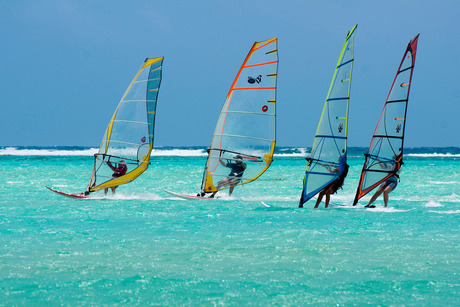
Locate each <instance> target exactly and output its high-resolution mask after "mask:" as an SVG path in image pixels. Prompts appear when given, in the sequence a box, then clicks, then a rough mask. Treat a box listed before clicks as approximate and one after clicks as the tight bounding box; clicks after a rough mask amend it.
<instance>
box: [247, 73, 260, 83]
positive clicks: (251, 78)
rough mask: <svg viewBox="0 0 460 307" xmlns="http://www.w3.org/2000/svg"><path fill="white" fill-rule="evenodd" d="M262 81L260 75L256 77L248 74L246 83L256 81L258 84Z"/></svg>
mask: <svg viewBox="0 0 460 307" xmlns="http://www.w3.org/2000/svg"><path fill="white" fill-rule="evenodd" d="M261 81H262V75H258V76H257V77H256V78H254V77H251V76H248V83H249V84H254V83H256V82H257V84H259V83H260V82H261Z"/></svg>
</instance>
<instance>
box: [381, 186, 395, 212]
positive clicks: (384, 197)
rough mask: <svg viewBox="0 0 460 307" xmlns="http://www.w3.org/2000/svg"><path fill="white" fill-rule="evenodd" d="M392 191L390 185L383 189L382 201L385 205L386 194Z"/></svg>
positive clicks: (386, 200)
mask: <svg viewBox="0 0 460 307" xmlns="http://www.w3.org/2000/svg"><path fill="white" fill-rule="evenodd" d="M391 191H393V189H392V188H391V187H390V186H387V187H386V188H385V190H383V202H384V203H385V207H386V206H387V204H388V194H390V192H391Z"/></svg>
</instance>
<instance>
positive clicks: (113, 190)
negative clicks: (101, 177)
mask: <svg viewBox="0 0 460 307" xmlns="http://www.w3.org/2000/svg"><path fill="white" fill-rule="evenodd" d="M116 188H117V187H112V195H113V194H115V189H116Z"/></svg>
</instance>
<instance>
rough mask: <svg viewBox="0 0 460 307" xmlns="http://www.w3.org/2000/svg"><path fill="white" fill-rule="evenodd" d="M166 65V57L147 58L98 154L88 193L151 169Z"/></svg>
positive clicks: (113, 185)
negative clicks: (164, 58) (164, 59)
mask: <svg viewBox="0 0 460 307" xmlns="http://www.w3.org/2000/svg"><path fill="white" fill-rule="evenodd" d="M162 63H163V57H159V58H152V59H146V61H145V62H144V64H143V65H142V66H141V69H140V70H139V71H138V73H137V74H136V76H135V77H134V80H133V81H132V82H131V83H130V85H129V86H128V89H127V90H126V92H125V94H124V95H123V97H122V99H121V101H120V102H119V104H118V106H117V108H116V110H115V113H114V114H113V116H112V118H111V120H110V122H109V125H108V127H107V130H106V132H105V135H104V137H103V139H102V142H101V146H100V147H99V151H98V153H97V154H96V155H95V159H94V166H93V172H92V174H91V178H90V181H89V183H88V186H87V188H86V193H91V192H94V191H98V190H101V189H107V188H110V187H116V186H118V185H121V184H125V183H128V182H132V181H133V180H135V179H136V178H137V177H138V176H139V175H141V174H142V173H143V172H144V171H145V170H146V169H147V168H148V165H149V164H150V162H149V161H150V153H151V151H152V148H153V139H154V126H155V111H156V104H157V97H158V90H159V88H160V84H161V78H162ZM126 161H129V162H126Z"/></svg>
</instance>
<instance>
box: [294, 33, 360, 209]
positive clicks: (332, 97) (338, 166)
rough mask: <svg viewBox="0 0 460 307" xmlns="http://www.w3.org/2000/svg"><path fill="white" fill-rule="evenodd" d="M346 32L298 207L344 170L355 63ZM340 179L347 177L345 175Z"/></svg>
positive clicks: (350, 37) (351, 37)
mask: <svg viewBox="0 0 460 307" xmlns="http://www.w3.org/2000/svg"><path fill="white" fill-rule="evenodd" d="M357 26H358V25H355V26H354V27H353V28H351V30H350V31H349V32H348V34H347V37H346V39H345V43H344V44H343V48H342V52H341V53H340V57H339V61H338V62H337V66H336V68H335V72H334V75H333V77H332V82H331V85H330V87H329V92H328V94H327V97H326V101H325V102H324V107H323V113H322V114H321V119H320V120H319V124H318V128H317V129H316V135H315V140H314V141H313V147H312V150H311V153H310V157H308V158H307V161H308V165H307V170H306V172H305V177H304V181H303V191H302V195H301V197H300V203H299V207H303V204H304V203H305V202H306V201H308V200H309V199H310V198H312V197H313V196H315V195H316V194H317V193H319V192H320V191H321V190H322V189H323V188H325V187H326V186H327V185H329V184H330V183H332V182H333V181H335V180H336V179H337V178H339V176H340V175H342V173H343V172H344V171H346V170H347V167H348V166H347V133H348V103H349V101H350V89H351V75H352V71H353V61H354V35H355V32H356V28H357ZM343 176H346V174H344V175H343Z"/></svg>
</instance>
